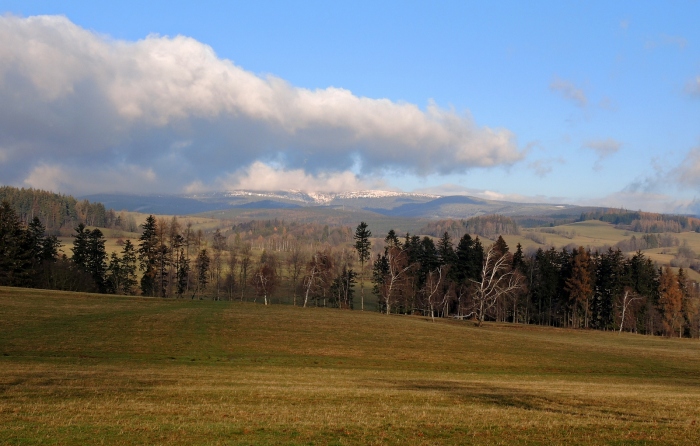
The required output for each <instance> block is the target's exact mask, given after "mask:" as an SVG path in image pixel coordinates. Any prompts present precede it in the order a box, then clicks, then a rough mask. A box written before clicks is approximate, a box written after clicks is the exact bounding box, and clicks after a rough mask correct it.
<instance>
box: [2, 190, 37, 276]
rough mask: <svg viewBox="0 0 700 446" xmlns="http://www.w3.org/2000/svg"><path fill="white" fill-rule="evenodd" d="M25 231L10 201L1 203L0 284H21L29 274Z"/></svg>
mask: <svg viewBox="0 0 700 446" xmlns="http://www.w3.org/2000/svg"><path fill="white" fill-rule="evenodd" d="M22 238H23V231H22V225H21V223H20V220H19V217H18V216H17V213H16V212H15V210H14V209H13V208H12V207H11V206H10V203H9V202H7V201H3V202H2V204H1V205H0V285H9V286H16V285H20V284H21V283H22V282H23V281H24V280H25V279H26V275H27V264H28V262H29V260H30V259H28V256H27V253H26V252H25V251H24V249H23V247H22Z"/></svg>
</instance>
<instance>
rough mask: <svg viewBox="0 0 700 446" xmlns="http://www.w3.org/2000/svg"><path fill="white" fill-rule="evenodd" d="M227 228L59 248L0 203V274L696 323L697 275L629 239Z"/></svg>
mask: <svg viewBox="0 0 700 446" xmlns="http://www.w3.org/2000/svg"><path fill="white" fill-rule="evenodd" d="M263 226H264V225H263ZM235 229H237V228H236V227H233V226H232V227H230V228H228V229H224V230H223V231H222V230H221V229H216V230H214V231H212V232H210V233H208V234H205V233H203V232H202V231H201V230H194V229H193V227H192V225H191V224H190V223H187V224H185V225H183V224H181V223H180V222H179V221H178V220H177V218H176V217H173V218H171V219H156V218H155V217H154V216H152V215H151V216H149V217H148V218H147V219H146V221H145V223H144V224H143V225H142V226H141V233H140V236H139V238H138V240H134V242H133V243H132V241H131V240H126V241H124V242H123V243H122V244H121V247H120V248H121V249H120V251H119V252H114V253H111V254H109V255H108V253H107V252H106V250H105V238H104V235H103V233H102V231H101V230H100V229H99V228H94V229H89V228H87V227H86V226H85V225H83V224H79V225H78V226H76V227H75V228H74V234H73V240H72V247H71V248H70V251H71V255H70V256H69V255H67V254H60V248H61V244H60V242H59V241H58V239H57V238H56V237H55V236H53V235H47V234H46V232H45V228H44V227H43V224H42V223H41V221H40V219H39V218H37V217H35V218H34V219H32V221H31V222H30V223H29V224H25V223H23V222H22V221H21V219H20V218H19V216H18V215H17V213H16V212H15V211H14V209H13V208H12V207H11V206H10V205H9V203H7V202H3V203H2V205H1V206H0V285H10V286H26V287H37V288H47V289H60V290H69V291H91V292H101V293H115V294H127V295H137V294H138V295H143V296H153V297H172V298H190V299H201V298H205V297H206V298H212V299H215V300H220V299H226V300H234V299H235V300H252V301H254V302H257V301H260V302H262V303H264V304H270V303H272V302H275V301H277V302H281V301H285V302H287V303H290V304H293V305H300V306H327V307H336V308H344V309H360V310H364V309H376V310H377V311H380V312H383V313H386V314H412V315H416V314H418V315H423V316H427V317H431V318H440V317H444V318H457V319H467V320H474V321H476V323H477V324H482V323H483V322H485V321H498V322H511V323H520V324H539V325H550V326H558V327H570V328H586V329H599V330H616V331H623V330H624V331H631V332H636V333H643V334H654V335H659V334H664V335H668V336H685V337H698V336H699V335H700V298H699V297H698V287H697V283H695V282H692V281H690V280H688V278H687V276H686V274H685V272H684V270H683V269H682V268H681V269H680V270H678V272H674V271H672V270H671V269H669V268H659V267H657V266H656V265H655V264H654V263H653V262H652V261H651V259H649V258H647V257H645V256H644V254H643V253H642V252H641V251H637V252H636V253H635V254H634V255H632V256H629V257H627V256H625V255H624V254H623V253H622V251H620V249H613V248H608V249H607V250H604V251H602V252H599V251H591V250H590V249H584V248H583V247H578V248H562V249H555V248H549V249H538V250H537V251H535V252H531V253H525V252H523V249H522V246H521V245H520V244H518V245H517V246H516V248H515V250H514V251H513V250H511V249H510V247H509V246H508V245H507V243H506V242H505V240H504V239H503V237H501V236H499V237H498V238H497V239H496V241H495V243H493V244H490V245H484V244H483V242H482V240H481V239H480V238H479V236H475V237H472V236H471V235H470V234H464V235H463V236H461V237H460V238H459V239H458V240H456V243H455V242H454V241H453V238H452V237H451V236H450V234H449V233H448V232H445V233H443V235H442V237H440V238H437V239H436V238H434V237H429V236H423V237H420V236H417V235H410V234H406V235H405V236H401V237H399V236H398V235H397V234H396V233H395V231H393V230H392V231H389V233H388V234H387V235H386V237H384V239H383V240H382V239H376V238H372V234H371V231H370V230H369V228H368V226H367V224H366V223H364V222H362V223H361V224H360V225H358V226H357V228H356V230H355V232H354V234H353V233H352V232H350V236H349V237H350V239H351V241H350V242H349V243H346V244H344V245H341V246H340V247H335V248H334V247H333V246H331V245H330V244H329V243H325V244H317V245H309V244H307V243H294V241H293V240H291V239H290V242H289V245H288V246H287V249H285V250H284V251H279V252H275V251H272V250H268V249H265V248H264V247H263V249H261V250H254V249H253V246H252V243H251V242H250V241H243V240H242V238H241V237H240V233H239V232H237V231H235ZM238 229H240V228H238ZM274 232H275V231H274V229H273V230H272V235H274ZM373 242H374V243H373ZM373 244H375V245H380V246H373ZM373 248H374V251H373ZM377 248H379V250H378V252H377ZM373 252H374V256H373ZM366 282H369V283H370V285H369V286H368V287H366V286H365V284H366ZM358 285H359V293H358V290H357V288H358ZM358 294H359V295H358Z"/></svg>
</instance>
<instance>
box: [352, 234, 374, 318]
mask: <svg viewBox="0 0 700 446" xmlns="http://www.w3.org/2000/svg"><path fill="white" fill-rule="evenodd" d="M370 237H372V231H370V230H369V228H368V226H367V223H365V222H364V221H362V222H360V224H359V225H357V228H356V229H355V251H357V257H358V259H359V260H360V301H361V307H360V308H361V309H362V310H364V309H365V288H364V286H365V277H364V272H365V263H366V262H367V261H368V260H369V258H370V256H371V255H372V242H371V241H370V239H369V238H370Z"/></svg>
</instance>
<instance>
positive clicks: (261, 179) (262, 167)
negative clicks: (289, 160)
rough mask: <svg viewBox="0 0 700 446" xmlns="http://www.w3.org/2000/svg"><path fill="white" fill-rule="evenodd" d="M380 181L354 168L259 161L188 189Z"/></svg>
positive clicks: (351, 185) (330, 187) (329, 188)
mask: <svg viewBox="0 0 700 446" xmlns="http://www.w3.org/2000/svg"><path fill="white" fill-rule="evenodd" d="M382 185H383V183H381V182H379V181H372V182H368V181H363V180H360V179H359V178H358V177H357V175H355V174H354V173H352V172H350V171H343V172H323V173H319V174H317V175H313V174H309V173H307V172H305V171H304V170H302V169H284V168H280V167H273V166H270V165H267V164H265V163H262V162H259V161H256V162H254V163H253V164H252V165H251V166H249V167H247V168H245V169H241V170H240V171H238V172H235V173H232V174H229V175H226V176H225V177H224V178H219V179H217V180H215V181H214V182H213V183H212V184H209V185H206V184H204V183H203V182H201V181H197V182H194V183H192V184H190V185H188V186H187V188H186V190H185V191H186V192H188V193H196V192H202V191H207V190H238V189H247V190H256V191H278V190H288V189H294V190H301V191H305V192H314V191H323V192H347V191H354V190H365V189H374V188H381V187H382Z"/></svg>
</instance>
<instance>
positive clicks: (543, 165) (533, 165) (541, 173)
mask: <svg viewBox="0 0 700 446" xmlns="http://www.w3.org/2000/svg"><path fill="white" fill-rule="evenodd" d="M565 162H566V161H564V159H563V158H548V159H538V160H534V161H532V162H530V163H528V165H527V167H528V168H530V169H532V171H534V172H535V175H537V176H538V177H540V178H543V177H546V176H547V175H549V174H550V173H551V172H552V170H554V165H555V164H564V163H565Z"/></svg>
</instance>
